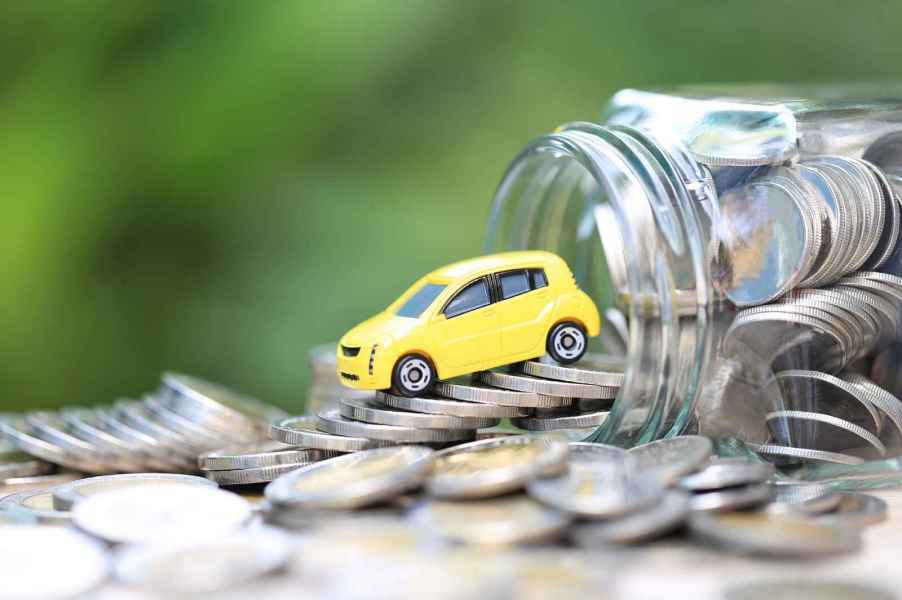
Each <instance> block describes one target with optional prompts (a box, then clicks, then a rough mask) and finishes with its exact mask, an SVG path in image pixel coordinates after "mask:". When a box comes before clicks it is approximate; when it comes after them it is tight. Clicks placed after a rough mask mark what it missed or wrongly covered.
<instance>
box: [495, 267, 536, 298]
mask: <svg viewBox="0 0 902 600" xmlns="http://www.w3.org/2000/svg"><path fill="white" fill-rule="evenodd" d="M498 279H499V280H500V281H501V299H502V300H507V299H508V298H513V297H514V296H519V295H520V294H523V293H526V292H528V291H529V289H530V288H529V277H528V276H527V274H526V271H525V270H524V271H507V272H506V273H500V274H499V275H498Z"/></svg>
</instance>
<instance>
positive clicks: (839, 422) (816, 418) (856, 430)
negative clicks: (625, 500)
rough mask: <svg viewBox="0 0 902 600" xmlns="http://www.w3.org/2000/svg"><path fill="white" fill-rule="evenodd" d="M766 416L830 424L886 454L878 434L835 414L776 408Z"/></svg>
mask: <svg viewBox="0 0 902 600" xmlns="http://www.w3.org/2000/svg"><path fill="white" fill-rule="evenodd" d="M764 418H765V420H767V421H768V422H770V421H777V422H780V423H785V422H786V421H787V420H801V421H808V422H817V423H823V424H824V425H830V426H832V427H835V428H837V429H840V430H843V431H846V432H848V433H850V434H852V435H853V436H855V437H857V438H860V439H861V440H863V441H865V442H867V443H868V444H870V445H871V446H872V447H873V448H874V449H875V450H877V452H878V453H879V454H880V456H886V446H884V445H883V442H881V441H880V439H879V438H878V437H877V436H875V435H874V434H872V433H871V432H870V431H868V430H867V429H865V428H864V427H859V426H858V425H856V424H855V423H850V422H849V421H846V420H844V419H840V418H838V417H834V416H833V415H827V414H823V413H816V412H809V411H804V410H775V411H772V412H769V413H767V414H766V415H764Z"/></svg>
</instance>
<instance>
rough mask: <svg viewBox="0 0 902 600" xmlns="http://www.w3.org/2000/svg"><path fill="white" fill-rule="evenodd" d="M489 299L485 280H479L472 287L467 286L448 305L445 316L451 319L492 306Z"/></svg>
mask: <svg viewBox="0 0 902 600" xmlns="http://www.w3.org/2000/svg"><path fill="white" fill-rule="evenodd" d="M491 302H492V300H491V298H490V297H489V286H488V284H487V283H486V280H485V279H477V280H476V281H474V282H473V283H471V284H470V285H468V286H466V287H465V288H463V289H462V290H460V291H459V292H457V295H455V296H454V298H452V299H451V301H450V302H448V304H446V305H445V310H444V313H445V316H446V317H448V318H449V319H450V318H451V317H456V316H458V315H462V314H464V313H468V312H470V311H471V310H476V309H477V308H482V307H483V306H488V305H489V304H491Z"/></svg>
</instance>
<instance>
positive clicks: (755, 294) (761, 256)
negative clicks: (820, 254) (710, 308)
mask: <svg viewBox="0 0 902 600" xmlns="http://www.w3.org/2000/svg"><path fill="white" fill-rule="evenodd" d="M720 210H721V214H722V215H723V217H724V218H723V219H722V221H721V233H720V238H721V240H722V243H723V244H724V248H725V250H726V253H727V255H728V256H729V263H730V268H729V278H728V280H727V281H726V282H725V291H726V295H727V297H728V298H729V299H730V300H731V301H732V302H733V303H734V304H736V305H737V306H753V305H757V304H764V303H766V302H770V301H771V300H774V299H775V298H778V297H780V296H782V295H783V294H784V293H786V292H787V291H789V290H791V289H792V288H794V287H796V285H797V284H798V283H799V282H801V281H802V280H803V279H804V278H805V277H806V276H807V275H808V272H809V270H810V268H811V266H812V264H813V263H814V260H815V258H816V252H817V250H819V245H817V246H815V238H816V231H815V221H814V219H813V218H812V216H811V210H810V207H809V204H808V201H807V200H806V197H805V195H804V193H803V192H801V191H799V190H798V189H797V188H795V187H793V186H791V185H786V184H785V183H781V182H778V181H776V180H774V179H773V178H767V176H764V177H762V178H761V179H759V180H758V181H755V182H752V183H751V184H749V185H747V186H745V187H743V188H737V189H736V190H731V191H728V192H727V193H725V194H721V196H720ZM731 224H732V225H731ZM740 224H741V227H740V226H739V225H740ZM734 225H735V226H734Z"/></svg>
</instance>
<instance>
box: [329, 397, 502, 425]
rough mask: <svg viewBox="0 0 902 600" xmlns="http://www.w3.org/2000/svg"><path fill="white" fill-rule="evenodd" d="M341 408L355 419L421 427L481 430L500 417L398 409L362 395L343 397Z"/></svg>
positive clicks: (342, 413)
mask: <svg viewBox="0 0 902 600" xmlns="http://www.w3.org/2000/svg"><path fill="white" fill-rule="evenodd" d="M338 407H339V412H340V413H341V416H343V417H345V418H347V419H352V420H354V421H363V422H364V423H375V424H377V425H394V426H397V427H412V428H417V429H419V428H422V429H479V428H480V427H494V426H495V425H497V424H498V423H499V419H497V418H486V417H453V416H449V415H436V414H428V413H418V412H411V411H406V410H396V409H391V408H388V407H386V406H385V405H384V404H382V403H381V402H379V401H377V400H361V399H358V398H342V399H341V400H340V401H339V404H338Z"/></svg>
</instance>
